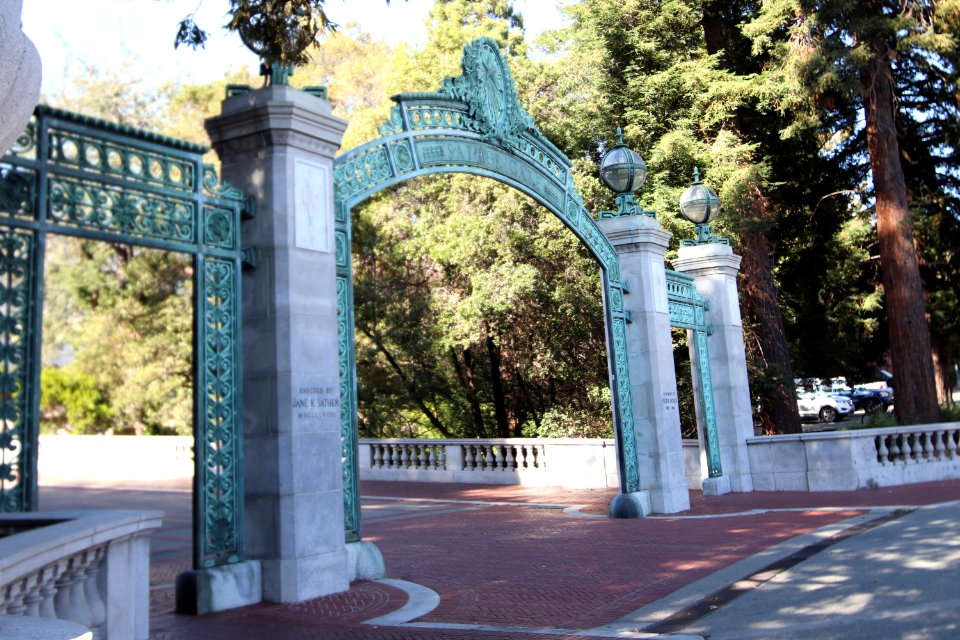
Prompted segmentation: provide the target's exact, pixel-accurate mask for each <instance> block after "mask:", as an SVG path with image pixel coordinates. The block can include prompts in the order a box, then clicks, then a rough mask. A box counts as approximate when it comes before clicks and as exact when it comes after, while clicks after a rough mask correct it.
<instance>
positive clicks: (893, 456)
mask: <svg viewBox="0 0 960 640" xmlns="http://www.w3.org/2000/svg"><path fill="white" fill-rule="evenodd" d="M899 459H900V436H899V435H898V434H896V433H895V434H893V435H892V436H890V462H896V461H897V460H899Z"/></svg>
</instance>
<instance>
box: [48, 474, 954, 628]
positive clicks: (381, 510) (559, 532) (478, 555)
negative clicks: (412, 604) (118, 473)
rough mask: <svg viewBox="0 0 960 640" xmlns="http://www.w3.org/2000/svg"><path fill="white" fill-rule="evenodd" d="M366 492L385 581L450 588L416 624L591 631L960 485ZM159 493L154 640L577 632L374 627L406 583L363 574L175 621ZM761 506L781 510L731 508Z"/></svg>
mask: <svg viewBox="0 0 960 640" xmlns="http://www.w3.org/2000/svg"><path fill="white" fill-rule="evenodd" d="M66 491H67V492H68V495H67V496H66V498H65V499H67V500H69V501H71V502H72V503H73V505H74V506H76V503H77V502H86V503H89V504H90V506H94V503H96V502H97V499H98V500H100V501H101V502H102V501H103V500H105V496H107V497H109V496H110V495H111V494H109V492H101V493H100V494H96V493H94V494H83V495H86V496H88V497H87V498H84V497H82V496H78V495H70V494H69V492H71V491H77V490H74V489H71V490H66ZM361 492H362V494H363V495H364V500H363V504H364V537H365V538H366V539H368V540H371V541H373V542H375V543H376V544H377V545H378V547H379V548H380V549H381V551H382V553H383V555H384V558H385V561H386V565H387V573H388V575H389V576H390V577H391V578H398V579H404V580H409V581H411V582H415V583H417V584H421V585H424V586H426V587H429V588H431V589H433V590H435V591H436V592H437V593H439V594H440V605H439V606H438V607H437V608H436V609H434V610H433V611H431V612H430V613H428V614H426V615H424V616H422V617H421V618H419V619H418V622H421V623H428V624H439V623H460V624H486V625H495V626H500V625H504V626H511V627H530V628H538V627H552V628H557V627H560V628H565V629H580V630H583V629H589V628H591V627H595V626H597V625H600V624H604V623H608V622H611V621H613V620H616V619H617V618H619V617H621V616H623V615H625V614H626V613H629V612H630V611H633V610H636V609H637V608H639V607H641V606H643V605H644V604H647V603H650V602H653V601H655V600H657V599H659V598H661V597H663V596H666V595H668V594H670V593H673V592H674V591H676V590H677V589H678V588H680V587H682V586H685V585H688V584H690V583H692V582H694V581H696V580H698V579H699V578H702V577H705V576H707V575H709V574H711V573H713V572H715V571H716V570H718V569H720V568H723V567H726V566H729V565H730V564H732V563H734V562H736V561H738V560H740V559H743V558H746V557H748V556H751V555H753V554H755V553H757V552H759V551H762V550H764V549H766V548H769V547H770V546H772V545H774V544H777V543H778V542H781V541H784V540H787V539H789V538H791V537H793V536H796V535H799V534H801V533H804V532H807V531H810V530H812V529H816V528H818V527H821V526H824V525H826V524H829V523H833V522H838V521H842V520H844V519H846V518H850V517H852V516H854V515H856V514H858V513H862V510H861V509H865V508H870V507H875V506H894V505H911V504H913V505H920V504H932V503H937V502H943V501H946V500H952V499H957V498H960V481H947V482H940V483H927V484H923V485H912V486H907V487H897V488H893V489H877V490H873V491H857V492H832V493H818V494H808V493H793V492H790V493H786V492H784V493H754V494H730V495H727V496H720V497H714V498H704V497H703V496H702V495H701V494H699V493H692V494H691V502H692V509H691V510H690V511H689V512H686V513H684V514H678V515H676V516H671V517H665V518H650V519H645V520H610V519H607V518H583V517H575V516H571V515H566V514H564V513H563V512H562V510H561V509H560V508H557V507H556V506H552V507H540V505H544V504H547V505H582V506H583V507H584V508H583V509H582V510H583V511H584V512H587V513H599V512H603V511H605V510H606V505H608V504H609V501H610V499H612V497H613V495H615V491H613V490H590V489H587V490H565V489H558V488H530V487H517V486H505V487H490V486H477V485H452V484H451V485H445V484H425V483H385V482H364V483H362V486H361ZM118 493H119V494H121V495H120V496H119V498H118V496H117V495H112V499H113V501H114V502H113V504H114V506H123V505H122V504H117V500H121V502H122V500H123V499H131V498H133V497H134V496H136V494H137V493H138V492H134V491H131V492H124V491H121V492H118ZM51 495H52V494H51ZM151 496H152V497H151ZM151 496H147V498H146V500H145V502H144V500H143V494H140V497H141V499H140V500H138V501H137V502H136V503H135V504H138V505H140V506H144V507H149V508H156V507H158V506H159V508H163V506H162V505H160V504H159V503H162V502H163V500H164V496H166V498H165V499H167V500H170V501H171V503H172V504H173V506H174V509H173V511H172V513H171V515H172V516H173V518H172V520H171V523H170V525H171V527H172V528H171V529H170V530H169V531H165V532H161V534H160V535H159V537H158V541H159V543H158V544H157V545H155V546H154V548H153V551H154V562H153V567H152V576H151V582H152V585H153V586H152V591H151V596H152V597H151V611H152V614H151V615H152V619H151V628H152V636H151V637H152V638H154V639H155V640H180V639H193V638H203V639H204V640H217V639H218V638H230V639H231V640H244V639H247V638H249V639H251V640H253V639H257V640H260V639H262V638H268V637H273V638H276V639H277V640H287V639H291V640H297V639H300V638H303V639H307V638H359V639H362V638H377V639H387V638H391V639H392V638H423V639H425V640H430V639H433V638H451V639H456V638H476V639H477V640H486V639H487V638H504V637H509V638H515V639H517V640H524V639H525V638H528V637H529V638H533V637H536V638H539V639H540V640H549V639H551V638H565V637H578V636H576V635H570V634H559V635H557V634H554V635H550V634H544V633H540V634H536V635H534V634H528V633H517V632H509V633H507V632H506V631H505V630H504V631H479V630H475V629H469V630H463V629H430V628H419V627H410V626H401V627H389V628H387V627H373V626H370V625H364V624H362V622H363V620H368V619H371V618H373V617H376V616H379V615H383V614H385V613H389V612H391V611H394V610H396V609H398V608H399V607H400V606H402V604H403V603H404V602H405V601H406V595H405V594H404V593H403V592H402V591H400V590H398V589H396V588H394V587H392V586H389V585H386V584H382V583H375V582H357V583H354V584H353V585H351V590H350V591H349V592H347V593H345V594H338V595H335V596H328V597H326V598H319V599H317V600H313V601H310V602H307V603H301V604H297V605H276V604H261V605H257V606H254V607H247V608H244V609H240V610H236V611H228V612H222V613H218V614H212V615H208V616H203V617H189V616H178V615H175V614H173V613H172V612H171V610H172V603H173V590H172V588H171V576H173V575H175V574H176V573H177V572H178V571H179V570H181V567H182V568H186V566H188V565H189V547H188V546H187V547H186V548H185V549H184V547H183V544H182V543H183V533H184V528H183V527H184V524H185V523H184V522H183V515H184V513H185V511H184V510H185V509H186V513H187V514H189V494H183V493H180V494H169V493H164V494H159V493H158V494H151ZM95 498H96V499H95ZM43 501H44V494H43V492H42V493H41V502H42V506H44V507H45V508H50V507H55V506H56V504H55V500H53V501H52V502H53V503H51V504H50V505H46V504H43ZM107 502H109V500H107ZM477 503H480V504H477ZM102 506H107V505H102ZM128 506H129V505H128ZM838 507H849V509H842V510H841V509H838ZM858 508H859V509H858ZM762 509H774V511H766V512H761V513H753V514H750V515H729V514H739V513H742V512H749V511H752V510H762ZM776 509H784V510H783V511H776ZM721 514H727V515H721ZM691 516H695V517H691ZM696 516H699V517H696ZM711 516H715V517H711ZM187 522H189V520H187ZM166 526H167V525H165V527H166Z"/></svg>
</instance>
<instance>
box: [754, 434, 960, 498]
mask: <svg viewBox="0 0 960 640" xmlns="http://www.w3.org/2000/svg"><path fill="white" fill-rule="evenodd" d="M958 441H960V423H957V422H952V423H937V424H926V425H914V426H909V427H896V428H881V429H860V430H855V431H835V432H828V433H805V434H800V435H789V436H763V437H759V438H751V439H749V440H747V450H748V453H749V456H750V469H751V473H752V475H753V485H754V489H755V490H756V491H848V490H853V489H870V488H875V487H889V486H897V485H904V484H914V483H918V482H934V481H937V480H947V479H955V478H960V444H958Z"/></svg>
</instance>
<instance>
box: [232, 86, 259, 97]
mask: <svg viewBox="0 0 960 640" xmlns="http://www.w3.org/2000/svg"><path fill="white" fill-rule="evenodd" d="M251 91H253V87H251V86H250V85H248V84H228V85H227V92H226V93H227V97H228V98H232V97H233V96H242V95H243V94H245V93H250V92H251Z"/></svg>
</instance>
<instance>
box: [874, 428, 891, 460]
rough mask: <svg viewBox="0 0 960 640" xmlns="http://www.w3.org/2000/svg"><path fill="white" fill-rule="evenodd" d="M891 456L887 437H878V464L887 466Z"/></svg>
mask: <svg viewBox="0 0 960 640" xmlns="http://www.w3.org/2000/svg"><path fill="white" fill-rule="evenodd" d="M889 456H890V450H889V449H887V436H885V435H882V436H877V462H879V463H880V464H886V463H887V461H888V460H889Z"/></svg>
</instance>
